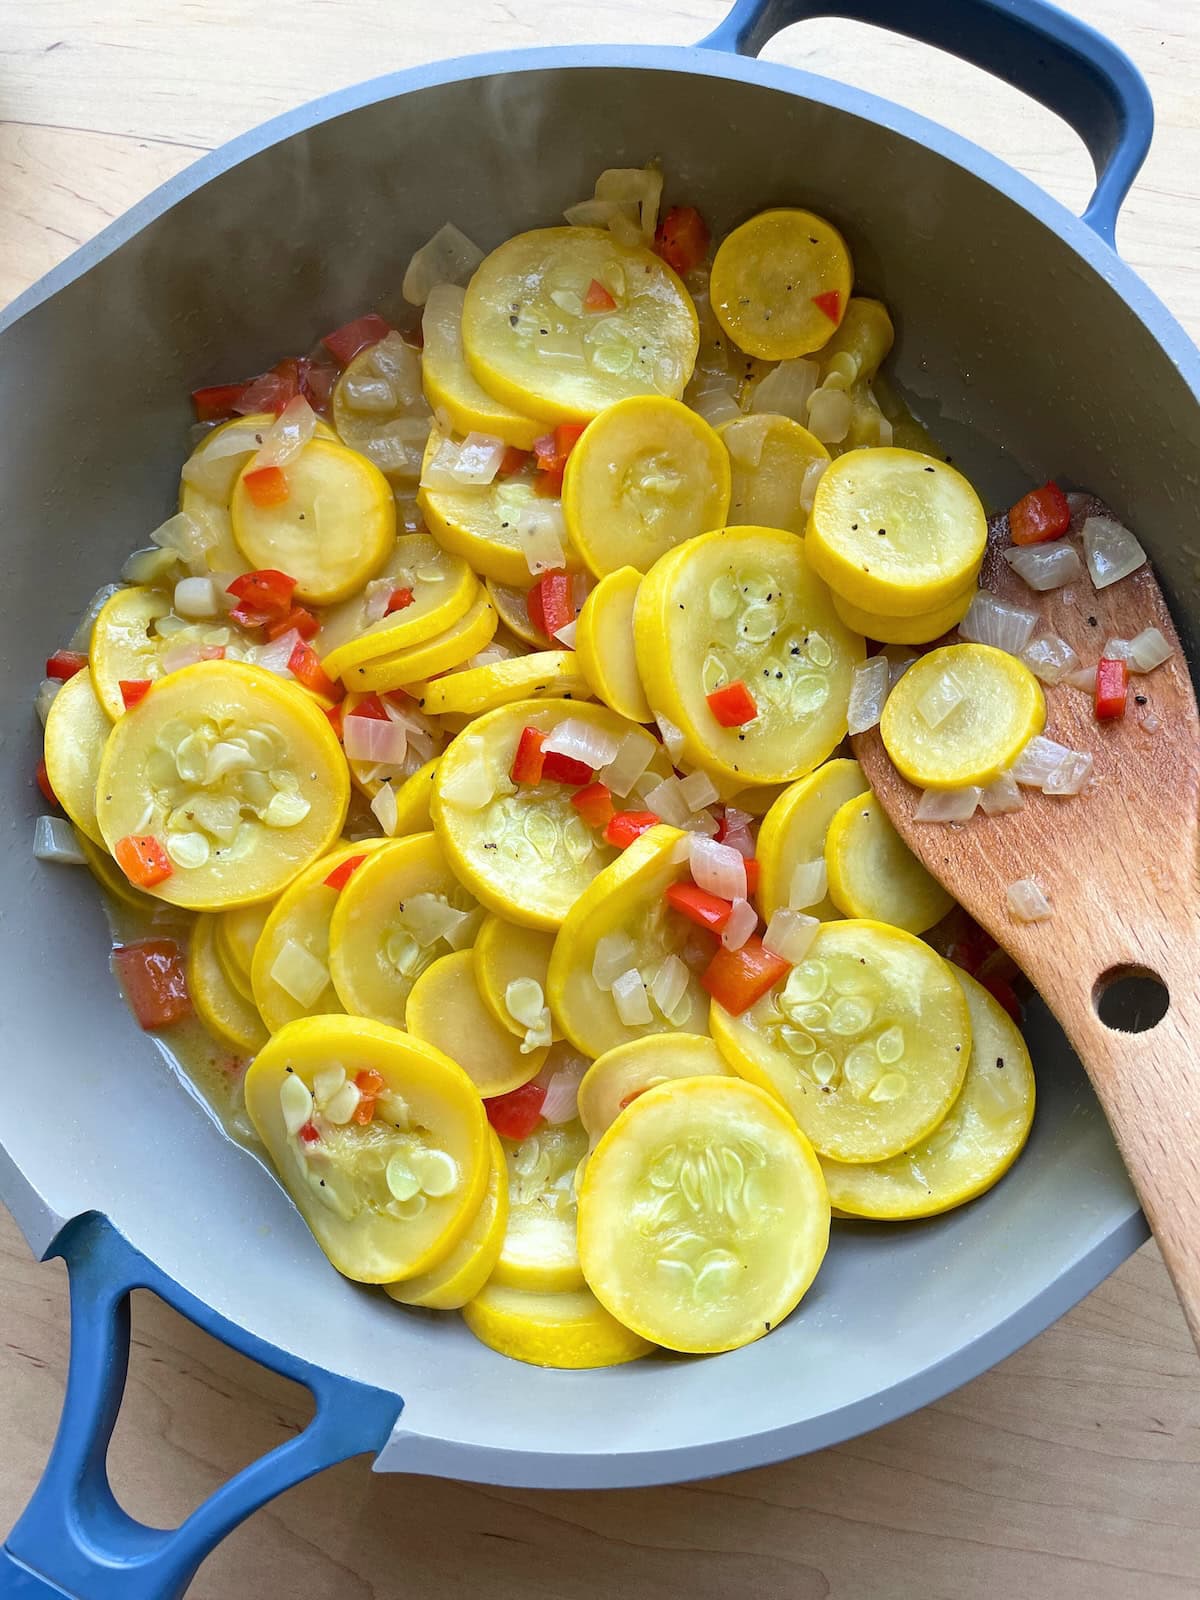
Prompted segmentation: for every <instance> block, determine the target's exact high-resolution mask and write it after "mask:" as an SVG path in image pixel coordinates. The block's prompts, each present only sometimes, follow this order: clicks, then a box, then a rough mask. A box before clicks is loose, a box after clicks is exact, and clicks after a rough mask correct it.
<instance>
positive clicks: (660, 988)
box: [650, 955, 691, 1018]
mask: <svg viewBox="0 0 1200 1600" xmlns="http://www.w3.org/2000/svg"><path fill="white" fill-rule="evenodd" d="M690 976H691V975H690V973H689V972H688V969H687V967H686V966H685V965H684V963H683V962H682V961H681V960H680V959H679V957H678V956H677V955H669V956H664V957H663V959H662V960H661V961H660V962H659V964H658V966H657V968H656V969H655V973H654V976H653V978H652V979H651V980H650V998H651V999H652V1000H653V1001H654V1004H655V1005H656V1006H657V1007H658V1009H659V1010H660V1011H661V1012H662V1014H663V1016H664V1017H668V1018H669V1017H670V1016H671V1015H672V1014H673V1013H674V1011H675V1008H676V1006H678V1004H679V1002H680V1001H681V1000H682V999H683V997H684V995H685V994H686V993H687V986H688V978H689V977H690Z"/></svg>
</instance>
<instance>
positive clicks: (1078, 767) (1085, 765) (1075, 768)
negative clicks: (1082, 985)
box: [1042, 750, 1096, 795]
mask: <svg viewBox="0 0 1200 1600" xmlns="http://www.w3.org/2000/svg"><path fill="white" fill-rule="evenodd" d="M1095 764H1096V763H1095V758H1094V757H1092V756H1090V755H1088V754H1087V753H1086V752H1084V751H1081V750H1069V751H1068V752H1067V754H1066V756H1065V757H1064V759H1063V760H1062V761H1061V762H1060V764H1059V765H1058V766H1057V767H1056V768H1055V769H1054V771H1053V772H1052V773H1050V775H1049V776H1048V777H1047V778H1046V779H1045V781H1044V782H1043V784H1042V793H1043V794H1061V795H1071V794H1082V793H1083V791H1084V790H1085V789H1086V788H1087V786H1088V784H1089V783H1090V782H1091V781H1092V769H1093V767H1094V766H1095Z"/></svg>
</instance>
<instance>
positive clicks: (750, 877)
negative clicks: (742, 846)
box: [746, 856, 758, 898]
mask: <svg viewBox="0 0 1200 1600" xmlns="http://www.w3.org/2000/svg"><path fill="white" fill-rule="evenodd" d="M757 893H758V862H757V861H756V860H755V859H754V857H753V856H747V857H746V895H747V898H748V897H749V896H750V895H752V894H757Z"/></svg>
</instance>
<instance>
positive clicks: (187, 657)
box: [158, 639, 204, 678]
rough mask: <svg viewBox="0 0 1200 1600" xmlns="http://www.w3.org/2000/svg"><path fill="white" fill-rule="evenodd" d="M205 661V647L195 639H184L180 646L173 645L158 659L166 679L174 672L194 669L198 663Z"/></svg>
mask: <svg viewBox="0 0 1200 1600" xmlns="http://www.w3.org/2000/svg"><path fill="white" fill-rule="evenodd" d="M203 660H204V646H203V645H201V644H200V643H199V642H198V641H197V640H195V639H183V640H181V641H180V643H179V644H173V645H171V646H170V647H169V648H168V649H166V650H164V651H163V653H162V655H161V656H160V657H159V659H158V665H159V670H160V671H161V673H162V675H163V677H164V678H165V677H168V676H169V675H170V674H171V673H172V672H181V671H182V670H183V668H184V667H194V666H195V665H196V663H197V662H198V661H203Z"/></svg>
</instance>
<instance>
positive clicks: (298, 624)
mask: <svg viewBox="0 0 1200 1600" xmlns="http://www.w3.org/2000/svg"><path fill="white" fill-rule="evenodd" d="M238 609H239V610H240V609H241V608H240V607H239V608H238ZM264 626H265V628H266V632H267V638H268V639H282V638H283V636H284V634H285V633H290V632H291V631H292V629H293V628H295V630H296V632H297V633H298V634H299V635H300V637H301V638H302V639H315V638H316V636H317V634H318V633H319V632H320V631H321V622H320V618H318V617H316V616H314V615H313V613H312V612H311V611H310V610H309V609H308V607H307V606H293V607H292V609H291V610H290V611H288V612H285V614H284V615H283V616H281V617H275V618H274V619H273V620H272V621H270V622H267V623H265V624H264Z"/></svg>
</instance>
